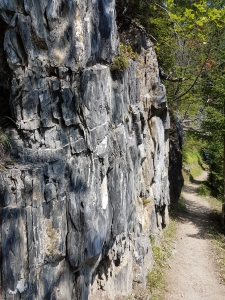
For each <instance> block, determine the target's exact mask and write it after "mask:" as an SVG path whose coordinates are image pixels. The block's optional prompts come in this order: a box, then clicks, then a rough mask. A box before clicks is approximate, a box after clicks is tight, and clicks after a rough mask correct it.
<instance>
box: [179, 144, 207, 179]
mask: <svg viewBox="0 0 225 300" xmlns="http://www.w3.org/2000/svg"><path fill="white" fill-rule="evenodd" d="M183 160H184V163H185V165H188V166H189V168H190V175H191V176H192V177H193V178H195V177H197V176H198V175H200V174H201V173H202V170H203V162H202V158H201V155H200V154H199V153H198V150H197V149H186V151H185V152H184V153H183Z"/></svg>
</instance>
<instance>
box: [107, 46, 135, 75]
mask: <svg viewBox="0 0 225 300" xmlns="http://www.w3.org/2000/svg"><path fill="white" fill-rule="evenodd" d="M137 57H138V54H137V53H135V52H134V51H133V50H132V48H131V46H127V45H124V44H123V43H120V55H118V56H116V57H115V58H114V60H113V62H112V64H111V65H110V69H111V71H123V70H125V69H127V68H128V66H129V59H136V58H137Z"/></svg>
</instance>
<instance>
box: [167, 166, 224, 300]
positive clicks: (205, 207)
mask: <svg viewBox="0 0 225 300" xmlns="http://www.w3.org/2000/svg"><path fill="white" fill-rule="evenodd" d="M206 176H207V173H206V172H203V173H202V175H201V176H199V177H197V178H196V179H195V181H194V183H188V184H187V185H186V186H185V188H184V192H183V194H184V198H185V200H186V205H187V211H186V213H185V214H183V215H182V216H181V218H180V222H179V224H178V229H177V236H176V242H175V246H174V251H173V252H174V253H173V255H172V257H171V258H170V259H169V262H168V263H169V266H170V268H169V269H168V272H167V277H166V290H167V291H166V296H165V300H180V299H185V300H224V299H225V285H223V284H220V279H219V272H218V270H217V266H216V261H215V254H214V251H213V245H212V242H211V241H210V240H209V239H208V237H207V226H208V225H209V222H210V220H209V213H210V212H211V209H210V207H209V204H208V202H207V201H206V200H205V199H204V198H202V197H200V196H198V195H197V188H198V186H199V184H200V183H201V181H203V180H204V179H205V178H206Z"/></svg>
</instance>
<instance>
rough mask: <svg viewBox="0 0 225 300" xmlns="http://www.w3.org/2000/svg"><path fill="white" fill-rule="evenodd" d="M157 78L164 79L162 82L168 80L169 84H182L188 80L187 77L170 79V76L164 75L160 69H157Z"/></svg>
mask: <svg viewBox="0 0 225 300" xmlns="http://www.w3.org/2000/svg"><path fill="white" fill-rule="evenodd" d="M159 76H160V78H162V79H164V80H168V81H171V82H183V81H185V80H188V79H190V77H191V76H190V77H187V78H184V77H175V78H174V77H171V75H170V74H166V73H165V72H164V70H163V68H162V67H159Z"/></svg>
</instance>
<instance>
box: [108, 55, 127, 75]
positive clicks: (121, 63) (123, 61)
mask: <svg viewBox="0 0 225 300" xmlns="http://www.w3.org/2000/svg"><path fill="white" fill-rule="evenodd" d="M128 66H129V61H128V59H127V57H124V56H121V55H120V56H117V57H115V58H114V60H113V62H112V64H111V65H110V70H111V71H123V70H125V69H127V68H128Z"/></svg>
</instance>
